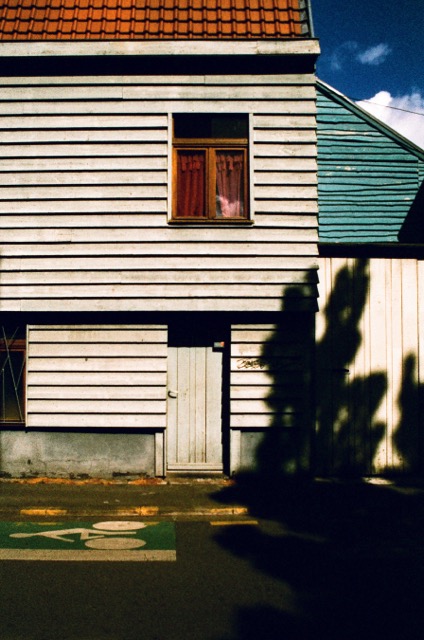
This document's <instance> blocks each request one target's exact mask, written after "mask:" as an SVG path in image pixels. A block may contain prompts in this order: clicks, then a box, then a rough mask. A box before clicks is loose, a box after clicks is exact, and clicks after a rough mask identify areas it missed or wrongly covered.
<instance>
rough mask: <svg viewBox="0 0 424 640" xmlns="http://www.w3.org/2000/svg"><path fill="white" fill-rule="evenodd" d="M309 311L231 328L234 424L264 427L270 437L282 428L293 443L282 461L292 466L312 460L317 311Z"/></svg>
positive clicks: (285, 438) (282, 453) (245, 427)
mask: <svg viewBox="0 0 424 640" xmlns="http://www.w3.org/2000/svg"><path fill="white" fill-rule="evenodd" d="M303 315H304V316H305V317H303V318H300V317H299V314H295V315H294V316H293V317H290V314H286V317H284V318H283V319H282V321H281V324H278V325H256V326H255V325H233V326H232V331H231V375H230V409H231V411H230V414H231V415H230V427H231V428H232V429H237V430H241V431H251V430H256V431H264V432H265V439H267V438H272V437H273V436H272V435H271V432H273V431H275V430H279V433H280V436H279V438H280V439H281V440H282V441H284V442H285V443H286V445H287V448H285V450H284V451H280V458H279V461H278V462H279V463H282V464H286V465H287V468H288V467H290V468H292V467H293V465H294V466H295V467H300V466H303V465H304V464H306V465H308V464H309V441H310V437H311V415H312V414H311V406H312V394H311V387H310V384H311V375H310V374H311V355H312V340H311V338H312V336H311V326H312V314H311V315H309V314H303ZM257 454H258V455H260V452H259V451H258V452H257ZM275 454H276V456H277V455H278V453H277V452H275ZM232 455H233V457H234V459H236V458H237V455H236V454H234V452H232ZM256 462H258V461H256ZM274 463H277V457H276V459H275V461H274ZM268 470H269V469H268Z"/></svg>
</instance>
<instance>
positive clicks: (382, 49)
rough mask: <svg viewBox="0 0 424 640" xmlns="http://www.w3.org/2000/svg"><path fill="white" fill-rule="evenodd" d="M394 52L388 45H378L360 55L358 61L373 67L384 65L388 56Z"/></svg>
mask: <svg viewBox="0 0 424 640" xmlns="http://www.w3.org/2000/svg"><path fill="white" fill-rule="evenodd" d="M391 52H392V50H391V49H390V47H389V45H388V44H384V43H381V44H376V45H375V46H374V47H369V48H368V49H365V51H362V52H361V53H358V55H357V60H359V62H361V64H370V65H373V66H377V65H379V64H382V63H383V62H384V61H385V60H386V58H387V56H388V55H389V54H390V53H391Z"/></svg>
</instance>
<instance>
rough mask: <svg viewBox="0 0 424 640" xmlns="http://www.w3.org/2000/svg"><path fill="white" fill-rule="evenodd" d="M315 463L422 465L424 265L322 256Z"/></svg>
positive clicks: (322, 466) (363, 470)
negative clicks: (423, 269) (423, 306)
mask: <svg viewBox="0 0 424 640" xmlns="http://www.w3.org/2000/svg"><path fill="white" fill-rule="evenodd" d="M319 273H320V284H319V294H320V296H319V313H318V315H317V345H316V354H317V363H316V365H317V370H316V380H317V426H316V438H317V458H316V459H317V467H318V472H319V473H323V474H325V475H331V474H340V473H356V474H358V473H359V474H362V475H371V474H376V473H387V472H391V471H394V472H411V471H412V472H413V471H417V470H418V469H419V468H421V467H422V462H423V460H422V456H423V448H422V444H423V442H422V435H423V434H422V430H423V427H422V419H423V413H422V409H423V407H422V406H421V402H420V396H421V388H422V384H423V370H422V353H421V351H422V347H421V339H422V335H421V334H422V329H421V326H422V301H421V300H422V296H421V295H420V288H421V290H422V286H423V285H422V275H421V274H422V268H421V262H419V261H417V260H415V259H377V258H370V259H359V258H357V259H355V258H321V259H320V272H319Z"/></svg>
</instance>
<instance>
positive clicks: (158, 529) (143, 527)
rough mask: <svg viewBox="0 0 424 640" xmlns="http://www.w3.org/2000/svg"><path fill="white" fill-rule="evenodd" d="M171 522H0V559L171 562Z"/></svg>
mask: <svg viewBox="0 0 424 640" xmlns="http://www.w3.org/2000/svg"><path fill="white" fill-rule="evenodd" d="M176 559H177V558H176V546H175V525H174V523H173V522H144V521H131V520H110V521H99V522H98V521H90V522H49V523H41V522H37V523H35V522H0V560H48V561H53V560H67V561H84V562H90V561H102V562H105V561H107V562H110V561H120V562H128V561H129V562H149V561H167V562H173V561H175V560H176Z"/></svg>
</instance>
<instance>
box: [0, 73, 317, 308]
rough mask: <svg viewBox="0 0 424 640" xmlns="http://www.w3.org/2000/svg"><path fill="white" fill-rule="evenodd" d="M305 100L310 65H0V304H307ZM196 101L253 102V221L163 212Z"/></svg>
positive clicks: (228, 105) (310, 143)
mask: <svg viewBox="0 0 424 640" xmlns="http://www.w3.org/2000/svg"><path fill="white" fill-rule="evenodd" d="M315 111H316V107H315V79H314V76H313V75H309V74H305V75H303V74H286V75H284V74H282V75H269V76H265V75H264V76H258V75H250V76H249V75H228V74H222V75H213V76H207V75H197V76H190V75H185V76H171V77H167V76H162V75H161V76H142V75H140V76H86V77H82V76H81V77H72V76H69V77H67V76H64V77H61V76H55V77H49V78H46V77H39V78H37V77H28V78H26V77H19V78H13V77H9V78H3V79H1V80H0V144H1V148H2V153H1V158H0V214H1V215H0V234H1V236H2V260H1V263H0V280H1V282H2V291H1V299H0V310H1V311H18V310H22V311H28V312H29V311H53V312H54V311H63V310H67V311H144V310H145V311H150V310H151V311H155V310H156V311H173V310H174V311H178V310H184V311H188V310H193V311H195V310H196V311H212V310H216V311H219V310H225V311H250V310H252V309H255V310H256V311H260V310H264V311H278V310H280V309H281V308H282V306H283V304H284V298H285V296H286V295H289V293H290V295H291V294H292V293H293V291H292V289H293V287H296V290H297V293H296V296H295V297H294V298H292V304H293V305H298V308H299V309H301V308H311V307H312V306H313V304H314V298H316V290H315V279H314V276H313V275H312V273H313V272H315V271H316V267H317V185H316V125H315ZM195 112H199V113H240V114H246V115H248V116H249V122H250V125H249V126H250V133H249V140H250V142H249V144H250V150H249V163H250V167H249V176H250V181H249V187H250V193H249V202H250V209H251V211H250V215H251V218H252V222H253V224H252V225H247V226H246V225H227V226H218V225H213V224H212V225H205V226H201V227H200V226H196V225H180V226H177V225H176V226H172V225H169V224H168V217H169V215H170V214H171V209H172V190H171V187H172V185H171V182H172V180H171V174H172V154H171V146H172V114H173V113H195ZM285 271H287V273H285ZM136 272H137V273H136ZM3 274H4V277H3Z"/></svg>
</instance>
